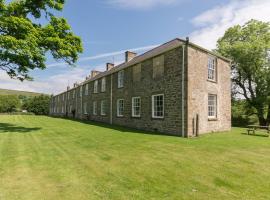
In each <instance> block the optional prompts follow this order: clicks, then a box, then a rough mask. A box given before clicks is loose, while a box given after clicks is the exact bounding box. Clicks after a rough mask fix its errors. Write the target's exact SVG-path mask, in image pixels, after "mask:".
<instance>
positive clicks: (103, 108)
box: [100, 100, 106, 115]
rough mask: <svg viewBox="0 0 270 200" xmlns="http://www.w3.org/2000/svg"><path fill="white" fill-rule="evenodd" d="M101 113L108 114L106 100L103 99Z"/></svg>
mask: <svg viewBox="0 0 270 200" xmlns="http://www.w3.org/2000/svg"><path fill="white" fill-rule="evenodd" d="M100 114H101V115H106V104H105V101H104V100H102V101H101V103H100Z"/></svg>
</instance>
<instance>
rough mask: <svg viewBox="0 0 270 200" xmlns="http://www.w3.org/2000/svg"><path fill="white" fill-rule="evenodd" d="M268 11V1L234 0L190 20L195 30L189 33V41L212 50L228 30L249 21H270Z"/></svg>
mask: <svg viewBox="0 0 270 200" xmlns="http://www.w3.org/2000/svg"><path fill="white" fill-rule="evenodd" d="M269 9H270V1H269V0H234V1H231V3H229V4H227V5H223V6H217V7H214V8H212V9H210V10H207V11H205V12H203V13H202V14H200V15H199V16H197V17H195V18H194V19H192V23H193V25H194V26H195V27H197V30H196V31H194V32H192V33H191V35H190V36H191V40H192V42H194V43H196V44H199V45H201V46H203V47H206V48H208V49H214V48H215V47H216V42H217V40H218V39H219V38H220V37H222V36H223V35H224V33H225V31H226V30H227V29H228V28H230V27H232V26H234V25H237V24H240V25H243V24H245V23H246V22H247V21H249V20H251V19H257V20H261V21H270V15H269V13H270V11H269Z"/></svg>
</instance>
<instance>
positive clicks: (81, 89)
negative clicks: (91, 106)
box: [80, 86, 82, 97]
mask: <svg viewBox="0 0 270 200" xmlns="http://www.w3.org/2000/svg"><path fill="white" fill-rule="evenodd" d="M80 97H82V86H81V87H80Z"/></svg>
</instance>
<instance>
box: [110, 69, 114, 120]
mask: <svg viewBox="0 0 270 200" xmlns="http://www.w3.org/2000/svg"><path fill="white" fill-rule="evenodd" d="M112 90H113V74H111V99H110V124H112V123H113V119H112V117H113V113H112V111H113V109H112V102H113V96H112V95H113V92H112Z"/></svg>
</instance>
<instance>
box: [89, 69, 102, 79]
mask: <svg viewBox="0 0 270 200" xmlns="http://www.w3.org/2000/svg"><path fill="white" fill-rule="evenodd" d="M99 73H100V72H99V71H96V70H93V71H91V77H92V78H94V77H95V76H96V75H98V74H99Z"/></svg>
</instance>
